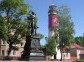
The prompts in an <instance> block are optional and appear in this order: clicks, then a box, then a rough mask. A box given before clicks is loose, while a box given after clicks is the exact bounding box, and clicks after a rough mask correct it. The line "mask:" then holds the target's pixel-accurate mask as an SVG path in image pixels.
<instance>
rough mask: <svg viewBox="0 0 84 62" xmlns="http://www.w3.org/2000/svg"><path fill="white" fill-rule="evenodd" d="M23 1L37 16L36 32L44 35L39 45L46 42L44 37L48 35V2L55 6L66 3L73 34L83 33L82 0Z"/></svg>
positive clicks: (81, 34) (80, 34)
mask: <svg viewBox="0 0 84 62" xmlns="http://www.w3.org/2000/svg"><path fill="white" fill-rule="evenodd" d="M25 3H28V4H30V5H31V9H32V10H33V11H34V12H35V13H36V16H37V18H38V22H37V25H38V27H39V29H38V30H37V33H41V34H43V35H44V38H43V39H41V41H40V43H41V45H44V44H45V43H46V40H45V37H48V9H49V5H50V4H55V5H56V6H61V5H67V6H68V8H70V15H71V18H72V20H73V22H74V30H75V34H74V36H75V37H76V36H83V33H84V0H25Z"/></svg>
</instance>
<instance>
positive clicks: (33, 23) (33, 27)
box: [28, 11, 38, 36]
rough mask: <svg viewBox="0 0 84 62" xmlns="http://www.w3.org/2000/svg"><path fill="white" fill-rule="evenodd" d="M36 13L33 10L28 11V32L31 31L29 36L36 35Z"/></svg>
mask: <svg viewBox="0 0 84 62" xmlns="http://www.w3.org/2000/svg"><path fill="white" fill-rule="evenodd" d="M35 19H36V14H35V13H34V12H32V11H31V12H30V15H29V17H28V20H29V21H30V25H29V28H30V32H31V36H36V29H37V28H38V27H37V26H36V20H35Z"/></svg>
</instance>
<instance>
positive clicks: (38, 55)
mask: <svg viewBox="0 0 84 62" xmlns="http://www.w3.org/2000/svg"><path fill="white" fill-rule="evenodd" d="M39 60H40V61H44V60H45V58H44V54H43V52H42V51H38V52H31V53H30V58H29V61H39Z"/></svg>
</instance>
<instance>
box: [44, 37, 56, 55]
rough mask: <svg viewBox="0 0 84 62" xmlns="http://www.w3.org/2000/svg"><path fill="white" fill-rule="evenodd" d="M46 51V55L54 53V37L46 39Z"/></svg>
mask: <svg viewBox="0 0 84 62" xmlns="http://www.w3.org/2000/svg"><path fill="white" fill-rule="evenodd" d="M45 48H46V51H45V54H46V55H50V56H52V55H54V54H56V41H55V39H54V37H51V38H49V39H48V41H47V43H46V45H45Z"/></svg>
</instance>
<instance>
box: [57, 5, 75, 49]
mask: <svg viewBox="0 0 84 62" xmlns="http://www.w3.org/2000/svg"><path fill="white" fill-rule="evenodd" d="M58 20H59V38H60V44H59V47H62V48H64V47H66V46H69V45H70V43H71V42H72V41H73V33H74V29H73V22H72V20H71V16H70V15H69V9H68V8H67V7H66V6H62V7H60V8H59V10H58Z"/></svg>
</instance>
